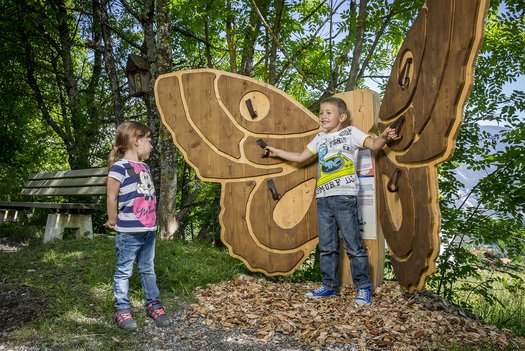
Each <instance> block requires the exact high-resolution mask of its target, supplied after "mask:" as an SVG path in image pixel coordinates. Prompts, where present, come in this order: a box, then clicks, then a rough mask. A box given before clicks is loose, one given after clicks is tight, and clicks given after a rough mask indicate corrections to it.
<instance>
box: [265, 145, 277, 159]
mask: <svg viewBox="0 0 525 351" xmlns="http://www.w3.org/2000/svg"><path fill="white" fill-rule="evenodd" d="M264 149H265V150H266V151H267V155H268V156H270V157H279V156H278V155H277V153H278V152H279V149H278V148H276V147H273V146H270V145H266V147H265V148H264Z"/></svg>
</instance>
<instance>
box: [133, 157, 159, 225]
mask: <svg viewBox="0 0 525 351" xmlns="http://www.w3.org/2000/svg"><path fill="white" fill-rule="evenodd" d="M129 164H130V165H131V167H133V170H134V171H135V174H137V175H138V180H137V192H138V193H139V194H141V195H143V197H139V198H137V199H135V201H134V202H133V213H134V214H135V217H137V219H138V220H139V222H140V223H142V224H143V225H144V226H145V227H153V226H155V223H156V221H157V214H156V211H155V208H156V205H157V198H156V197H155V190H154V187H153V181H152V180H151V175H150V174H149V172H148V170H147V168H146V166H145V165H144V164H141V163H135V162H130V163H129Z"/></svg>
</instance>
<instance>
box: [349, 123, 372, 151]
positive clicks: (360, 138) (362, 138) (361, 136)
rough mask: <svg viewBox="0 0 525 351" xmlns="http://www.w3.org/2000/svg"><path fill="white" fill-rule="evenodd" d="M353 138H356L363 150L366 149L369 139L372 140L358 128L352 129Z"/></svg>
mask: <svg viewBox="0 0 525 351" xmlns="http://www.w3.org/2000/svg"><path fill="white" fill-rule="evenodd" d="M352 136H353V137H354V139H355V141H356V143H357V145H359V147H362V148H363V147H365V140H366V139H367V138H370V135H368V134H366V133H365V132H363V131H362V130H361V129H359V128H356V127H353V128H352Z"/></svg>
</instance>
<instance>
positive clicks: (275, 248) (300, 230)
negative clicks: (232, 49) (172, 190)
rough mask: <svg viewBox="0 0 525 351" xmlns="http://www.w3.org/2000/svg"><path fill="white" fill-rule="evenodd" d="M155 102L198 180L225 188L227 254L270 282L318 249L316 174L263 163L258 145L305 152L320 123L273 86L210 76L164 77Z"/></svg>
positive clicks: (215, 74) (274, 161) (306, 169)
mask: <svg viewBox="0 0 525 351" xmlns="http://www.w3.org/2000/svg"><path fill="white" fill-rule="evenodd" d="M155 97H156V101H157V106H158V108H159V111H160V113H161V116H162V120H163V122H164V124H165V125H166V127H167V128H168V129H169V131H170V132H171V134H172V137H173V140H174V142H175V144H176V145H177V146H178V148H179V150H181V151H182V153H183V154H184V157H185V159H186V161H187V162H188V163H189V164H190V165H191V166H192V167H193V168H194V169H195V171H196V173H197V175H198V176H199V178H200V179H202V180H204V181H211V182H218V183H221V186H222V188H221V213H220V218H219V221H220V223H221V239H222V241H223V242H224V243H225V244H226V245H227V246H228V248H229V251H230V254H231V255H232V256H234V257H237V258H240V259H241V260H243V261H244V262H245V264H246V265H247V266H248V267H249V268H250V269H251V270H253V271H261V272H264V273H265V274H267V275H278V274H288V273H291V272H293V271H294V270H295V269H296V268H297V267H299V266H300V265H301V263H303V262H304V260H305V259H306V258H308V255H309V254H310V252H311V251H312V250H313V248H315V245H316V244H317V219H316V210H315V202H314V201H313V199H314V196H313V195H314V191H315V177H316V173H317V167H316V164H315V163H314V164H311V165H310V166H308V167H304V168H297V167H295V166H294V165H291V164H289V163H284V162H283V161H280V160H278V159H273V158H262V157H261V152H262V149H261V147H260V146H259V145H258V144H257V142H256V141H257V140H258V139H263V140H265V141H266V142H267V143H269V144H271V145H275V146H277V147H282V148H286V149H290V150H297V151H300V150H303V149H304V146H305V145H306V144H307V143H308V142H309V141H310V140H311V139H312V138H313V136H314V135H315V134H316V133H317V132H318V129H319V125H318V123H317V118H316V117H315V116H314V115H313V114H312V113H311V112H310V111H308V110H307V109H305V108H304V107H303V106H301V105H300V104H299V103H297V102H295V100H294V99H292V98H291V97H290V96H288V95H286V94H285V93H283V92H282V91H280V90H278V89H276V88H274V87H272V86H270V85H268V84H264V83H261V82H258V81H256V80H254V79H250V78H247V77H244V76H240V75H235V74H231V73H226V72H222V71H216V70H211V69H202V70H191V71H182V72H176V73H171V74H166V75H163V76H160V77H159V78H158V79H157V81H156V82H155ZM269 181H271V184H272V185H273V186H274V188H275V190H276V191H277V194H275V195H273V194H272V193H271V191H270V189H269V186H268V182H269ZM274 196H275V197H277V196H279V198H278V199H277V198H276V199H274Z"/></svg>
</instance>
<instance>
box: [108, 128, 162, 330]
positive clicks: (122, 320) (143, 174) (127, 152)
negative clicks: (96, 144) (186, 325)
mask: <svg viewBox="0 0 525 351" xmlns="http://www.w3.org/2000/svg"><path fill="white" fill-rule="evenodd" d="M151 137H152V133H151V129H149V128H148V127H147V126H145V125H143V124H141V123H139V122H134V121H127V122H124V123H122V124H121V125H119V126H118V127H117V132H116V137H115V147H114V148H113V149H112V150H111V153H110V154H109V158H108V165H109V174H108V183H107V195H108V197H107V211H108V220H107V222H106V223H105V226H106V227H108V228H111V229H114V230H115V231H116V232H117V236H116V238H115V247H116V252H117V263H116V268H115V274H114V276H113V281H114V290H113V292H114V295H115V299H116V303H115V308H116V312H115V315H114V319H115V322H116V323H117V325H118V326H119V327H120V328H122V329H129V330H134V329H137V323H136V322H135V320H134V319H133V317H132V316H131V303H130V301H129V299H128V290H129V278H130V277H131V275H132V274H133V263H134V262H135V260H136V261H137V270H138V272H139V275H140V283H141V285H142V289H143V290H144V297H145V299H146V314H147V315H148V316H149V317H151V318H153V320H154V322H155V324H156V325H157V326H161V327H166V326H168V325H169V324H170V320H169V318H168V316H167V315H166V313H165V311H164V307H163V306H162V304H161V303H160V301H159V294H160V293H159V289H158V288H157V277H156V275H155V271H154V264H153V260H154V257H155V232H156V230H157V222H156V196H155V189H154V187H153V182H152V180H151V173H150V169H149V167H148V165H146V164H145V163H143V162H142V161H143V160H147V159H148V158H149V156H150V153H151V151H152V149H153V147H152V146H151ZM117 205H118V215H117Z"/></svg>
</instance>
